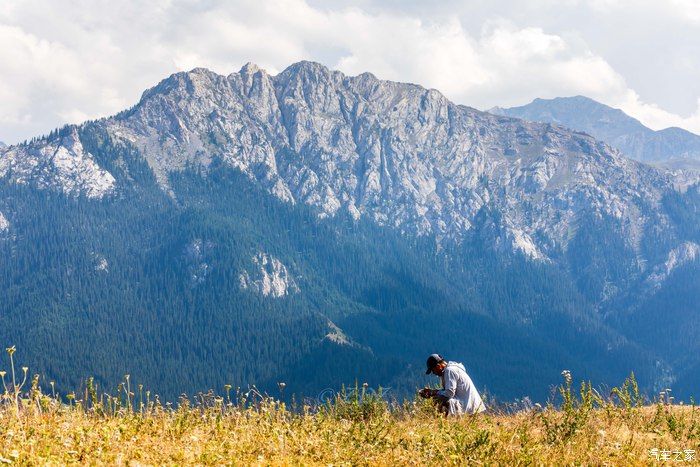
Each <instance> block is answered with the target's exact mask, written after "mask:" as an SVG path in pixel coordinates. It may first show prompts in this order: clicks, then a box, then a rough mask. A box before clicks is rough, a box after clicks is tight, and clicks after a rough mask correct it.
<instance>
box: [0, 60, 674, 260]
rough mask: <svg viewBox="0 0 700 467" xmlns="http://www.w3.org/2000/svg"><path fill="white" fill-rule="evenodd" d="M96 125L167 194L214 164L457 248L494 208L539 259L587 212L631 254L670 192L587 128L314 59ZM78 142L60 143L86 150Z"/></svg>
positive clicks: (146, 99)
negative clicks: (532, 118) (475, 104)
mask: <svg viewBox="0 0 700 467" xmlns="http://www.w3.org/2000/svg"><path fill="white" fill-rule="evenodd" d="M100 125H101V126H102V127H103V129H104V131H105V132H107V133H108V134H109V135H110V136H111V137H112V139H113V140H114V141H116V142H119V141H123V142H124V143H128V144H130V145H132V146H133V147H135V148H137V149H138V151H139V152H140V153H141V154H142V155H143V157H144V159H145V160H146V161H147V162H148V164H149V166H150V167H151V169H152V170H153V172H154V174H155V176H156V178H157V180H158V181H159V183H160V184H161V185H162V186H163V188H164V189H166V190H168V189H169V177H170V174H171V173H172V172H173V171H178V170H183V169H184V168H185V167H188V166H201V167H202V168H204V169H205V170H204V171H205V172H206V168H207V167H208V166H209V164H210V163H211V161H212V160H213V159H214V158H216V159H219V160H221V161H222V162H224V163H225V164H227V165H229V166H231V167H234V168H236V169H238V170H240V171H241V172H243V173H244V174H246V175H247V176H248V177H250V178H251V179H253V180H255V181H256V182H258V183H260V184H261V185H262V186H263V187H264V188H265V189H267V190H268V191H269V192H270V193H271V194H272V195H274V196H276V197H278V198H280V199H281V200H283V201H286V202H289V203H303V204H306V205H309V206H311V207H312V208H314V209H315V210H316V212H317V213H318V215H319V216H320V217H332V216H335V215H337V214H338V213H348V214H349V215H351V216H352V217H353V218H356V219H357V218H359V217H362V216H366V217H368V218H370V219H372V220H373V221H375V222H377V223H380V224H383V225H388V226H392V227H395V228H398V229H400V230H401V231H402V232H405V233H406V234H413V235H434V236H435V237H436V239H437V241H444V240H445V239H449V240H450V241H457V242H459V241H461V239H463V238H464V237H465V236H466V235H468V234H469V232H470V230H471V229H472V228H473V227H474V225H475V223H476V222H477V216H478V215H479V213H480V212H482V211H483V210H484V209H486V208H488V210H489V211H490V212H498V213H499V216H500V217H499V219H500V220H499V221H498V224H497V225H495V226H494V230H493V232H494V233H493V235H494V239H493V242H494V244H497V243H499V242H500V244H501V245H502V246H501V248H506V250H510V251H513V252H516V253H517V252H521V253H522V254H524V255H525V256H527V257H529V258H531V259H533V260H546V259H547V258H548V257H550V256H552V255H556V254H558V252H561V251H563V250H565V249H566V247H567V243H568V239H569V238H570V237H571V231H572V229H575V228H576V225H577V222H578V221H579V219H581V218H582V216H585V215H596V216H607V217H610V218H612V219H615V220H616V222H618V223H619V228H620V230H621V232H622V233H623V235H624V237H625V241H626V242H629V244H630V245H631V247H632V248H637V247H638V245H639V242H640V239H641V237H642V236H643V232H644V231H645V229H647V228H649V225H650V224H652V223H654V222H663V219H662V218H660V217H659V216H663V214H662V213H661V212H660V211H659V210H658V206H659V202H660V200H661V198H662V196H663V194H664V192H665V191H667V190H672V189H673V187H672V185H671V184H670V182H669V181H668V180H667V178H666V177H665V176H664V175H663V174H661V173H659V172H658V171H656V170H655V169H652V168H650V167H648V166H643V165H642V164H638V163H636V162H633V161H631V160H629V159H626V158H624V157H622V156H621V155H620V154H619V152H618V151H615V150H613V149H611V148H610V147H609V146H607V145H605V144H603V143H601V142H599V141H596V140H595V139H594V138H593V137H591V136H588V135H586V134H582V133H577V132H573V131H569V130H567V129H565V128H562V127H557V126H552V125H550V124H546V123H534V122H526V121H523V120H518V119H514V118H506V117H500V116H495V115H491V114H487V113H483V112H479V111H477V110H475V109H471V108H469V107H465V106H459V105H455V104H454V103H452V102H450V101H449V100H448V99H446V98H445V97H444V96H443V95H442V94H441V93H440V92H438V91H436V90H429V89H425V88H423V87H421V86H417V85H414V84H406V83H396V82H391V81H383V80H378V79H377V78H376V77H374V76H373V75H371V74H369V73H364V74H361V75H359V76H355V77H348V76H345V75H344V74H343V73H341V72H339V71H331V70H329V69H328V68H326V67H325V66H323V65H321V64H319V63H314V62H308V61H304V62H299V63H296V64H293V65H291V66H289V67H288V68H287V69H285V70H284V71H283V72H281V73H280V74H278V75H277V76H270V75H268V74H267V73H266V72H264V71H263V70H261V69H259V68H258V67H257V66H255V65H253V64H247V65H245V66H244V67H243V68H242V69H241V70H240V72H238V73H232V74H230V75H228V76H222V75H219V74H216V73H214V72H211V71H209V70H206V69H203V68H196V69H194V70H191V71H189V72H183V73H176V74H174V75H172V76H170V77H169V78H167V79H165V80H163V81H162V82H161V83H159V84H158V85H157V86H155V87H154V88H152V89H150V90H148V91H146V93H144V96H143V98H142V99H141V101H140V102H139V104H138V105H137V106H136V107H135V108H134V109H132V110H131V111H129V112H128V113H124V114H120V115H118V116H116V117H113V118H109V119H105V120H104V121H102V122H100ZM73 139H74V140H75V137H73ZM74 143H75V144H71V143H70V138H69V140H67V141H66V142H65V143H62V145H61V146H62V147H65V148H66V151H68V152H69V153H70V152H71V151H73V152H72V153H74V154H78V153H79V152H80V151H78V150H77V149H71V148H77V146H78V144H77V143H79V141H74ZM52 144H53V143H51V142H50V141H42V142H40V143H37V144H36V145H35V147H36V150H37V151H39V150H40V148H42V147H43V148H44V149H42V150H45V151H51V148H53V147H54V146H52ZM85 158H86V159H87V160H90V158H89V157H85ZM5 160H7V158H5ZM1 170H2V165H0V174H1V173H2V171H1ZM105 176H106V175H105ZM112 183H113V182H112ZM98 185H100V184H98ZM77 186H79V184H78V185H76V187H77ZM104 186H105V187H106V185H104ZM110 186H111V185H110ZM650 209H651V210H650ZM499 239H500V240H499ZM503 245H505V246H503Z"/></svg>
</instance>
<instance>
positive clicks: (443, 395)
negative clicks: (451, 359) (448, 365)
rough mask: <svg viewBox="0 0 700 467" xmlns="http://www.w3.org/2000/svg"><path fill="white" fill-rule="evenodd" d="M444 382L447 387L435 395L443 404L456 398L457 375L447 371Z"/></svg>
mask: <svg viewBox="0 0 700 467" xmlns="http://www.w3.org/2000/svg"><path fill="white" fill-rule="evenodd" d="M444 380H445V387H444V388H443V389H440V390H439V391H437V392H436V393H435V398H437V399H440V400H441V401H443V402H444V401H447V400H449V399H452V398H453V397H454V396H455V391H457V375H456V374H455V373H454V372H453V371H452V370H448V369H445V374H444Z"/></svg>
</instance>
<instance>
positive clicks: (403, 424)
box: [0, 349, 700, 465]
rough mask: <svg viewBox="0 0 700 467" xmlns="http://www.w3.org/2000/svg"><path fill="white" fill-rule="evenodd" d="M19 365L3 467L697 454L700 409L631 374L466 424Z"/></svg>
mask: <svg viewBox="0 0 700 467" xmlns="http://www.w3.org/2000/svg"><path fill="white" fill-rule="evenodd" d="M8 350H9V352H8V353H9V354H10V358H12V353H14V350H13V349H8ZM13 363H14V362H11V364H10V365H11V369H10V370H8V371H6V372H0V375H2V379H3V385H4V388H3V389H4V394H3V395H2V398H1V399H0V465H3V464H7V465H47V464H48V465H65V464H93V465H95V464H97V465H105V464H106V465H163V464H167V465H183V464H195V465H213V464H216V465H220V464H233V465H397V464H398V465H404V464H408V465H434V464H455V465H480V464H501V465H530V464H535V465H543V464H545V465H555V464H557V465H561V464H588V465H605V464H607V465H648V464H655V463H663V462H666V463H673V464H686V465H692V464H697V463H698V461H697V453H696V452H697V451H698V450H700V409H697V408H696V407H694V405H682V404H674V403H673V399H672V397H670V394H669V393H667V392H664V393H661V394H659V395H658V396H657V397H656V398H655V399H656V400H655V401H647V400H646V399H645V398H644V397H642V396H641V395H640V394H639V392H638V390H637V387H636V383H635V381H634V377H633V376H632V377H630V378H629V379H628V380H627V381H625V382H624V383H623V384H622V385H621V386H620V387H618V388H614V389H613V390H612V391H611V392H610V393H609V394H606V395H604V396H603V395H601V394H599V392H598V391H596V390H595V389H593V388H592V387H591V385H590V384H588V383H582V384H581V385H580V386H579V385H574V384H573V382H572V378H571V375H570V374H569V373H568V372H566V371H565V372H563V373H562V374H563V378H564V380H563V382H562V384H561V385H560V386H559V387H558V388H557V393H556V398H555V399H554V400H553V402H554V404H548V405H546V406H545V407H540V406H539V405H531V406H529V407H527V408H522V407H520V408H518V409H515V408H514V407H512V406H511V407H509V406H499V407H496V408H494V409H493V410H491V411H490V412H489V413H487V414H481V415H477V416H466V417H462V418H458V419H457V418H445V417H443V416H440V415H438V414H437V412H436V410H435V408H434V407H433V405H432V404H431V402H430V401H427V400H423V399H415V400H410V401H401V402H398V401H387V400H385V398H383V397H382V396H381V394H380V393H376V392H373V391H370V390H369V388H367V387H362V386H360V387H358V388H353V390H352V391H346V392H344V393H341V394H339V395H336V397H335V398H334V399H333V400H331V401H328V402H327V403H324V404H301V403H299V404H297V403H291V404H285V403H283V402H281V401H279V400H276V399H274V398H272V397H267V396H265V395H262V394H259V393H258V392H257V391H255V389H251V390H248V391H246V392H243V391H241V390H239V389H236V388H232V387H230V386H226V387H225V388H222V391H221V394H220V395H217V394H216V393H214V391H211V392H209V393H206V394H198V395H197V396H194V397H189V398H187V397H182V398H181V399H180V401H178V403H177V404H170V403H162V402H161V401H159V400H158V397H157V396H153V395H152V394H151V393H150V392H148V391H145V390H144V388H142V387H140V386H136V387H132V383H131V381H130V380H129V377H128V376H125V379H124V381H123V383H122V384H120V385H119V386H118V387H117V388H116V391H114V392H113V393H112V394H107V393H105V392H103V391H101V389H100V388H99V387H97V386H96V385H95V384H94V383H93V381H92V380H87V381H86V383H85V385H84V387H83V388H82V389H81V390H80V391H79V392H76V393H71V394H64V395H60V394H56V393H55V389H54V386H53V385H52V384H51V385H50V387H48V388H42V387H40V386H39V377H38V376H35V377H33V378H32V377H30V376H29V372H28V369H26V368H21V369H19V370H18V371H14V364H13Z"/></svg>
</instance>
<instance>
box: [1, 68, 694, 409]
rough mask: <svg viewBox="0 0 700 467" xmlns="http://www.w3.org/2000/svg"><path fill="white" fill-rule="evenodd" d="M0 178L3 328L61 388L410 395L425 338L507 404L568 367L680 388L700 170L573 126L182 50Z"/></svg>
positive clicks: (544, 386)
mask: <svg viewBox="0 0 700 467" xmlns="http://www.w3.org/2000/svg"><path fill="white" fill-rule="evenodd" d="M0 180H1V182H0V212H2V213H3V217H4V218H5V219H6V224H7V225H6V227H5V228H4V230H3V231H2V232H0V257H1V258H2V260H0V291H2V292H0V294H1V295H2V298H3V299H2V300H1V301H0V303H2V305H0V307H2V308H0V323H1V325H0V341H2V342H8V343H9V342H12V343H14V344H17V345H18V348H20V349H25V352H26V353H27V356H28V358H30V359H31V361H32V362H33V363H32V367H33V368H34V367H36V368H37V369H38V370H41V371H42V372H44V373H45V374H46V375H47V376H48V377H51V378H55V379H57V380H64V381H66V384H77V383H78V382H79V378H81V377H84V376H87V375H91V374H94V375H95V376H96V377H97V379H98V381H101V382H102V384H111V383H114V381H118V379H119V377H120V375H121V374H123V373H127V372H128V373H131V374H132V377H133V378H134V379H135V380H140V381H143V382H144V384H145V385H146V386H147V387H154V388H160V391H162V393H163V394H165V395H168V396H170V397H176V396H177V394H179V392H177V391H179V390H181V389H182V388H184V389H186V390H188V391H195V390H201V389H206V388H207V387H211V386H214V387H221V386H223V384H226V383H233V384H234V385H238V384H240V385H244V384H251V383H256V384H259V385H260V386H261V387H263V388H267V389H269V390H273V391H274V390H275V388H276V383H277V382H278V381H285V382H287V383H288V388H289V392H296V393H298V394H304V395H307V396H309V395H311V396H313V395H315V394H319V393H320V392H321V391H322V390H323V389H324V388H336V389H337V388H338V387H340V385H341V384H343V383H345V384H352V383H353V381H354V380H355V379H357V380H358V381H367V382H369V383H370V384H373V385H382V386H384V387H390V388H392V390H393V391H394V393H395V394H405V393H407V391H410V390H411V389H412V388H414V387H415V386H417V385H420V384H424V383H425V381H424V380H423V379H422V378H421V377H420V376H419V375H420V374H421V369H422V361H423V360H424V358H425V355H426V354H428V353H431V352H434V351H441V352H443V353H445V354H446V355H447V356H449V357H452V358H455V359H462V360H464V361H465V363H466V364H467V367H468V368H469V369H470V371H471V372H472V373H473V374H474V378H475V380H476V382H477V384H478V385H480V386H485V387H487V388H489V390H490V391H491V392H493V393H494V394H495V395H497V396H499V397H504V398H512V397H520V396H523V395H526V394H528V395H530V396H532V397H535V398H538V399H544V398H545V397H547V394H548V388H549V385H550V384H552V383H554V382H556V380H557V378H558V375H559V372H560V371H561V370H562V369H564V368H566V369H570V370H572V371H574V374H578V375H580V376H582V377H590V378H592V379H594V380H596V381H601V382H606V383H617V382H618V381H619V380H621V379H622V378H623V377H624V376H625V375H626V374H627V373H628V372H629V371H631V370H634V371H635V372H636V374H637V375H638V377H639V378H640V381H641V382H642V384H643V387H645V388H646V389H649V390H653V389H654V388H656V387H659V386H661V385H663V386H664V387H665V386H666V385H668V384H669V383H672V382H673V381H676V380H678V381H681V382H682V384H684V385H685V386H684V388H685V390H687V391H690V390H692V389H693V384H695V383H696V381H695V377H694V376H693V375H694V374H696V373H697V370H696V368H695V367H694V365H695V362H694V361H693V359H692V358H688V357H687V356H688V355H693V354H694V352H695V351H697V350H699V349H698V347H700V345H698V342H700V341H699V340H698V339H697V329H696V327H695V326H694V324H693V323H695V322H697V318H698V313H699V310H697V308H696V307H694V306H693V305H692V304H693V303H697V299H698V298H700V296H699V295H698V294H699V292H698V291H700V288H698V287H697V281H696V279H695V278H696V277H697V276H698V275H697V273H696V272H697V270H698V267H699V266H698V263H699V261H698V255H697V254H695V253H694V252H695V251H696V248H697V247H698V244H700V219H699V218H698V216H697V209H698V207H700V191H699V189H698V186H697V185H693V184H689V185H688V186H685V187H684V189H683V190H679V189H678V187H677V186H675V185H674V181H673V179H672V177H670V176H669V175H668V174H667V173H666V172H663V171H659V170H657V169H655V168H653V167H650V166H648V165H645V164H642V163H639V162H636V161H633V160H631V159H628V158H626V157H624V156H623V155H622V154H620V152H619V151H617V150H615V149H613V148H611V147H610V146H608V145H606V144H605V143H602V142H600V141H598V140H596V139H594V138H593V137H591V136H589V135H587V134H584V133H579V132H575V131H571V130H568V129H566V128H563V127H560V126H556V125H551V124H546V123H535V122H527V121H524V120H520V119H517V118H510V117H503V116H497V115H492V114H489V113H484V112H480V111H478V110H476V109H473V108H470V107H466V106H460V105H455V104H453V103H451V102H450V101H448V100H447V99H446V98H445V97H444V96H442V95H441V94H440V93H439V92H438V91H435V90H427V89H425V88H422V87H420V86H417V85H413V84H404V83H395V82H389V81H382V80H379V79H377V78H375V77H374V76H373V75H371V74H369V73H365V74H361V75H359V76H354V77H350V76H345V75H343V74H342V73H340V72H337V71H332V70H329V69H327V68H325V67H324V66H322V65H320V64H317V63H311V62H300V63H297V64H294V65H292V66H290V67H289V68H287V69H286V70H284V71H283V72H282V73H280V74H278V75H276V76H271V75H269V74H267V73H266V72H265V71H264V70H261V69H259V68H258V67H256V66H255V65H252V64H248V65H246V66H244V67H243V68H242V69H241V70H240V72H238V73H232V74H230V75H228V76H222V75H218V74H216V73H213V72H211V71H209V70H206V69H201V68H198V69H194V70H192V71H190V72H186V73H177V74H174V75H172V76H170V77H169V78H167V79H165V80H163V81H162V82H161V83H159V84H158V85H157V86H155V87H153V88H151V89H149V90H147V91H146V92H144V94H143V96H142V98H141V100H140V101H139V102H138V103H137V104H136V105H135V106H134V107H132V108H130V109H128V110H125V111H123V112H121V113H119V114H117V115H115V116H113V117H110V118H105V119H101V120H97V121H92V122H86V123H84V124H82V125H80V126H68V127H64V128H62V129H60V130H57V131H54V132H52V133H51V134H50V135H48V136H46V137H42V138H36V139H34V140H33V141H32V142H31V143H28V144H23V145H18V146H12V147H9V148H5V149H3V150H2V152H1V154H0ZM662 297H663V299H662ZM662 316H663V318H661V317H662ZM640 317H644V319H640ZM660 319H661V320H662V322H663V324H664V327H660V326H659V320H660ZM543 356H547V357H546V358H543ZM693 372H695V373H693ZM695 387H697V386H695ZM688 393H689V392H688Z"/></svg>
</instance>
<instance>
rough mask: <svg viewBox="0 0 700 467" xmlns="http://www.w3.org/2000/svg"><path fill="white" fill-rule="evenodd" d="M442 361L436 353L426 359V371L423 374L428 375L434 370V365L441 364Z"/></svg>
mask: <svg viewBox="0 0 700 467" xmlns="http://www.w3.org/2000/svg"><path fill="white" fill-rule="evenodd" d="M443 360H445V359H444V358H442V357H441V356H440V355H438V354H436V353H434V354H432V355H431V356H430V357H428V361H427V362H426V365H428V369H427V370H426V372H425V374H426V375H429V374H430V372H431V371H433V368H435V365H437V364H438V363H440V362H442V361H443Z"/></svg>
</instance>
